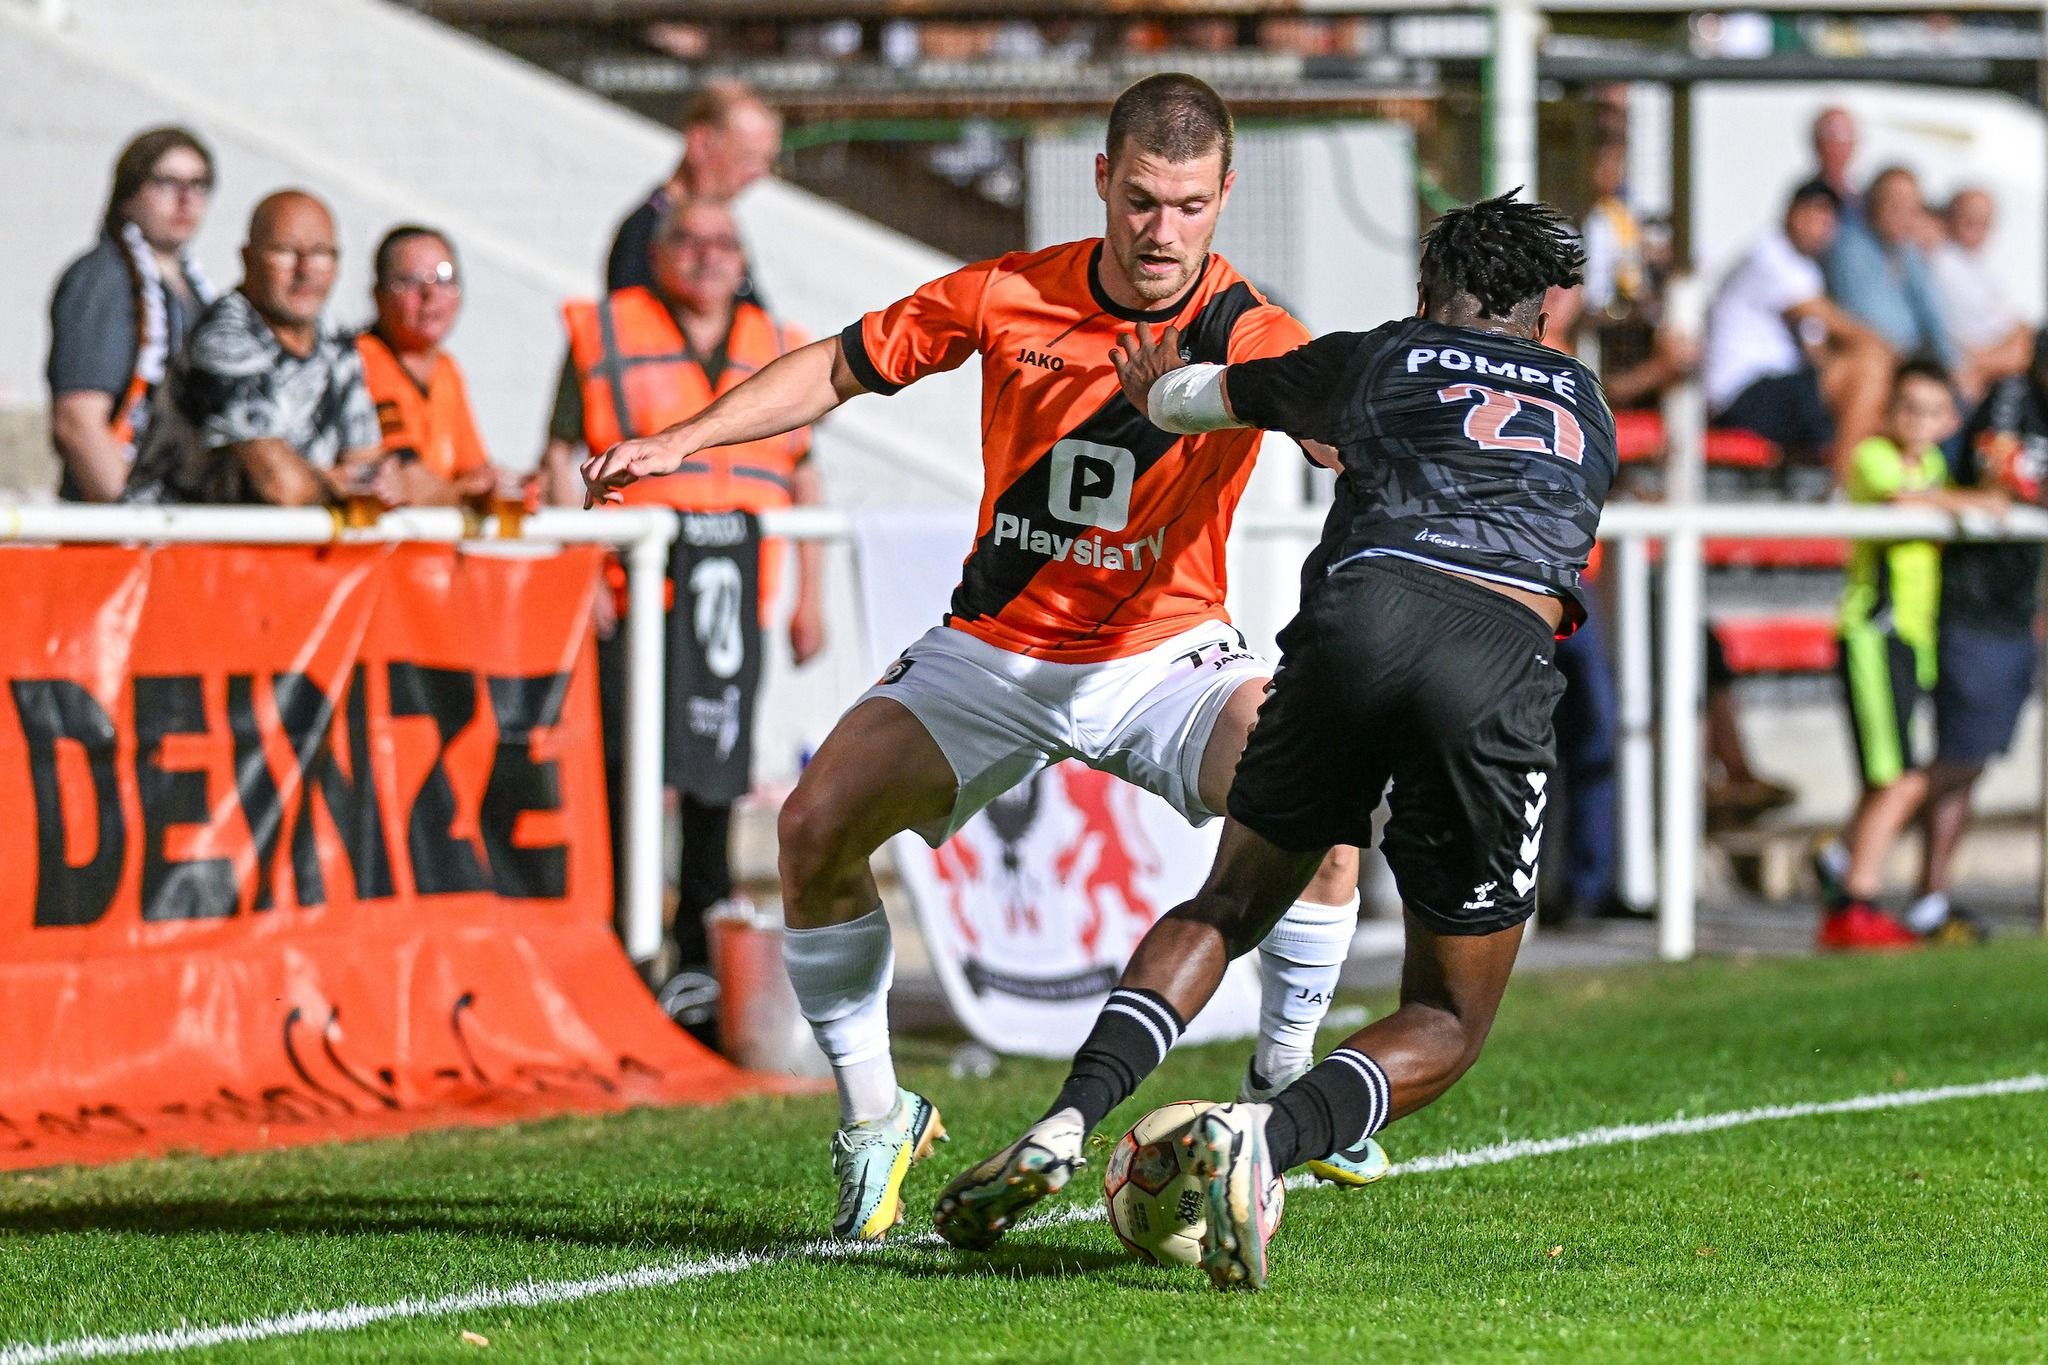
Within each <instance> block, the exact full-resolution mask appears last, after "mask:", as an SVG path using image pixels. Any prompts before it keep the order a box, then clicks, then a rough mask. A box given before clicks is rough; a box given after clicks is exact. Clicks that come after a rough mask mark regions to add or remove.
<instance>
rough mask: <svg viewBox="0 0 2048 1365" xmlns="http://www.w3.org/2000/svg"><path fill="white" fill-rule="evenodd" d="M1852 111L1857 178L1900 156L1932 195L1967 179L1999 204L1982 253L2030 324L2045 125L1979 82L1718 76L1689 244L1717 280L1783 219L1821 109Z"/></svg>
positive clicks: (2041, 261)
mask: <svg viewBox="0 0 2048 1365" xmlns="http://www.w3.org/2000/svg"><path fill="white" fill-rule="evenodd" d="M1835 104H1838V105H1841V106H1842V107H1843V108H1845V109H1848V110H1849V111H1850V112H1851V113H1853V114H1854V115H1855V116H1856V122H1857V125H1858V129H1859V132H1860V138H1859V143H1858V148H1857V153H1856V160H1855V162H1854V163H1853V165H1852V171H1853V173H1854V175H1855V176H1856V178H1857V179H1858V180H1859V181H1867V180H1868V179H1869V177H1870V176H1872V175H1873V174H1875V173H1876V172H1877V171H1879V170H1880V169H1882V168H1883V167H1885V166H1887V165H1889V164H1891V163H1893V162H1898V163H1900V164H1903V165H1906V166H1909V167H1911V168H1912V169H1913V170H1914V171H1915V172H1917V173H1918V175H1919V177H1920V185H1921V189H1922V191H1923V192H1924V193H1925V194H1926V195H1927V197H1928V200H1929V201H1930V202H1932V203H1936V204H1940V203H1943V202H1946V200H1947V199H1948V197H1949V195H1951V194H1953V193H1954V192H1955V191H1956V190H1958V189H1960V188H1962V187H1963V186H1965V185H1981V186H1983V187H1984V188H1986V189H1988V190H1990V191H1991V193H1992V195H1993V196H1994V197H1995V198H1996V199H1997V201H1998V212H1999V223H1998V226H1997V229H1996V231H1995V232H1994V233H1993V236H1992V239H1991V243H1990V248H1989V249H1990V251H1991V254H1992V257H1993V259H1994V260H1995V261H1997V263H1998V267H1999V270H2000V271H2001V273H2003V275H2004V276H2005V278H2006V279H2007V280H2009V281H2010V282H2011V285H2012V294H2011V297H2012V299H2013V305H2014V307H2016V308H2018V309H2019V310H2020V311H2021V312H2022V313H2023V314H2024V315H2025V316H2026V317H2028V318H2029V319H2032V320H2036V321H2038V320H2039V319H2040V318H2041V317H2042V316H2043V313H2044V306H2048V298H2044V289H2048V227H2044V223H2043V218H2042V209H2043V205H2044V204H2048V122H2044V120H2043V118H2042V115H2041V113H2040V111H2039V110H2036V109H2032V108H2029V107H2028V106H2027V105H2025V104H2024V103H2022V102H2021V101H2019V100H2016V99H2014V98H2012V97H2011V96H2009V95H2003V94H1999V93H1996V92H1993V91H1985V90H1934V89H1929V88H1927V87H1924V86H1905V85H1884V84H1877V83H1859V84H1851V83H1844V84H1841V85H1825V84H1813V85H1807V84H1797V85H1792V84H1784V83H1755V84H1751V83H1746V82H1726V83H1716V84H1710V85H1701V86H1699V87H1698V88H1697V89H1696V90H1695V92H1694V96H1693V113H1692V155H1693V182H1692V212H1693V234H1694V235H1693V241H1694V244H1695V245H1694V251H1695V254H1696V255H1697V257H1698V263H1699V266H1700V269H1701V276H1702V278H1704V279H1707V280H1710V281H1719V279H1720V278H1721V276H1722V274H1723V273H1725V272H1726V271H1727V269H1728V268H1729V267H1730V266H1731V265H1733V264H1734V263H1735V260H1736V258H1737V257H1738V256H1739V255H1740V254H1741V253H1742V251H1743V250H1744V249H1745V248H1747V247H1748V246H1749V244H1750V243H1752V242H1754V241H1755V240H1756V239H1757V238H1758V237H1759V236H1760V235H1762V234H1763V233H1764V232H1765V231H1767V230H1769V229H1770V228H1771V227H1774V226H1776V225H1777V224H1779V223H1781V222H1783V221H1784V216H1785V200H1786V198H1787V197H1789V196H1790V195H1791V193H1792V190H1793V189H1794V188H1795V187H1796V186H1797V185H1799V184H1800V182H1802V181H1803V180H1805V179H1806V178H1807V177H1808V176H1810V175H1812V174H1813V171H1814V162H1813V150H1812V144H1811V140H1810V138H1809V135H1808V129H1809V128H1810V127H1811V126H1812V123H1813V116H1814V115H1815V114H1817V113H1819V112H1820V111H1821V110H1822V109H1825V108H1827V107H1828V106H1829V105H1835Z"/></svg>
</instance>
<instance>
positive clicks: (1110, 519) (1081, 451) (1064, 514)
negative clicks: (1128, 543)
mask: <svg viewBox="0 0 2048 1365" xmlns="http://www.w3.org/2000/svg"><path fill="white" fill-rule="evenodd" d="M1137 477H1138V457H1137V456H1135V455H1133V454H1131V452H1130V451H1128V450H1125V449H1124V448H1123V447H1122V446H1105V445H1097V444H1096V443H1095V442H1094V441H1079V440H1075V439H1074V438H1073V437H1071V436H1069V437H1068V438H1067V439H1066V440H1064V441H1061V442H1060V443H1059V444H1058V445H1055V446H1054V447H1053V448H1052V491H1051V492H1050V493H1049V494H1047V496H1046V502H1047V504H1048V510H1049V511H1051V513H1052V514H1053V515H1054V516H1056V517H1058V518H1059V519H1060V520H1061V521H1069V522H1073V523H1074V524H1075V525H1078V526H1095V527H1099V528H1101V529H1102V530H1105V531H1121V530H1123V529H1124V527H1125V525H1127V524H1128V523H1129V521H1130V519H1131V485H1132V484H1133V483H1135V482H1136V481H1137Z"/></svg>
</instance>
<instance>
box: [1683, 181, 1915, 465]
mask: <svg viewBox="0 0 2048 1365" xmlns="http://www.w3.org/2000/svg"><path fill="white" fill-rule="evenodd" d="M1838 225H1839V224H1838V219H1837V217H1836V214H1835V200H1834V196H1833V195H1832V194H1830V193H1828V192H1827V191H1825V190H1823V189H1819V188H1816V187H1814V186H1811V185H1807V186H1802V187H1801V188H1799V189H1798V190H1795V191H1794V192H1793V194H1792V200H1791V203H1790V204H1788V205H1787V206H1786V209H1785V221H1784V227H1783V229H1782V230H1780V231H1776V232H1772V233H1770V234H1769V235H1768V236H1766V237H1764V238H1763V240H1761V241H1759V242H1758V243H1757V244H1756V245H1755V246H1754V247H1752V248H1750V251H1749V253H1748V254H1747V255H1746V256H1744V257H1743V258H1742V260H1741V261H1740V262H1739V263H1738V264H1737V265H1736V267H1735V269H1734V270H1733V271H1731V272H1729V275H1728V278H1727V279H1726V280H1725V281H1724V282H1723V283H1722V285H1721V291H1720V293H1719V294H1717V295H1716V296H1715V298H1714V302H1713V304H1712V306H1711V307H1710V308H1709V310H1708V313H1707V342H1706V363H1705V369H1704V378H1703V382H1704V385H1705V388H1706V398H1707V410H1708V412H1709V413H1711V414H1712V418H1713V421H1714V422H1715V423H1716V424H1717V425H1720V426H1726V427H1739V428H1741V429H1742V430H1744V431H1753V432H1755V433H1756V434H1757V435H1759V436H1762V437H1764V438H1765V439H1766V440H1769V441H1771V442H1773V443H1775V444H1776V445H1777V446H1778V448H1779V449H1780V450H1782V451H1784V452H1785V454H1786V455H1787V456H1788V457H1790V458H1793V459H1799V460H1812V459H1815V458H1821V457H1826V458H1829V459H1830V460H1831V461H1832V463H1833V465H1834V468H1835V470H1836V471H1837V474H1838V476H1839V475H1840V474H1841V472H1843V471H1845V470H1846V469H1847V467H1848V458H1849V452H1850V451H1852V450H1854V449H1855V448H1856V445H1857V444H1858V443H1860V442H1861V441H1863V440H1864V439H1865V438H1866V437H1868V436H1870V435H1871V434H1872V433H1873V432H1875V431H1876V430H1877V429H1878V426H1879V425H1880V423H1881V422H1882V419H1883V413H1884V406H1885V394H1886V391H1887V388H1888V386H1889V384H1890V372H1891V366H1892V364H1893V361H1892V355H1891V351H1890V349H1889V348H1888V347H1886V346H1885V344H1884V342H1883V341H1882V340H1880V339H1879V338H1878V337H1877V335H1876V334H1875V333H1873V332H1872V331H1871V330H1870V329H1869V328H1867V327H1865V326H1863V325H1862V324H1861V323H1859V322H1857V321H1855V320H1854V319H1853V318H1851V317H1850V316H1849V315H1848V314H1847V313H1845V312H1843V310H1842V309H1840V308H1838V307H1837V306H1836V305H1835V304H1834V303H1833V302H1831V301H1830V300H1829V299H1828V297H1827V290H1826V284H1825V281H1824V280H1823V278H1822V276H1821V269H1820V265H1819V260H1820V258H1821V257H1822V256H1823V255H1825V254H1826V253H1827V251H1828V249H1829V247H1830V246H1831V245H1832V244H1833V243H1834V240H1835V235H1836V231H1837V228H1838Z"/></svg>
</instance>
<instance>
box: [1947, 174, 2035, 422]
mask: <svg viewBox="0 0 2048 1365" xmlns="http://www.w3.org/2000/svg"><path fill="white" fill-rule="evenodd" d="M1995 213H1996V208H1995V206H1994V205H1993V203H1992V200H1991V195H1990V194H1989V193H1988V192H1987V191H1984V190H1981V189H1977V188H1974V187H1972V188H1968V189H1962V190H1958V191H1956V193H1955V196H1954V197H1953V198H1951V199H1950V200H1949V201H1948V208H1947V209H1946V210H1945V211H1944V212H1943V213H1942V215H1941V224H1942V229H1943V235H1942V239H1941V240H1940V241H1939V242H1938V243H1937V244H1936V245H1935V247H1934V250H1933V251H1932V252H1930V253H1929V255H1928V265H1929V267H1930V268H1931V269H1932V271H1933V273H1934V290H1935V295H1936V297H1937V298H1938V300H1939V301H1940V304H1941V320H1942V326H1943V327H1944V329H1945V330H1946V331H1947V332H1948V337H1949V342H1950V344H1951V345H1952V346H1953V347H1954V348H1955V350H1956V351H1957V353H1958V354H1960V355H1961V356H1962V357H1963V364H1964V367H1965V368H1966V369H1967V370H1968V372H1969V374H1970V375H1971V376H1972V377H1974V378H1975V379H1976V380H1977V381H1978V382H1980V383H1981V384H1983V385H1985V386H1987V387H1988V386H1989V385H1992V384H1996V383H1997V382H1998V381H2000V380H2001V379H2006V378H2008V377H2010V376H2013V375H2017V374H2021V373H2024V372H2025V370H2026V369H2027V365H2028V362H2029V361H2030V360H2031V359H2032V357H2033V351H2034V334H2033V331H2032V329H2031V328H2029V327H2028V326H2027V325H2026V323H2025V322H2023V321H2021V319H2020V316H2019V314H2018V313H2017V312H2015V311H2014V310H2013V306H2012V285H2011V282H2010V281H2009V280H2007V279H2005V278H2004V277H2003V276H2001V275H2000V274H1999V273H1998V269H1997V267H1996V266H1994V265H1993V264H1992V263H1991V260H1990V258H1989V257H1988V256H1987V255H1986V254H1985V251H1984V244H1985V243H1986V242H1987V241H1989V240H1990V238H1991V227H1992V220H1993V217H1994V215H1995Z"/></svg>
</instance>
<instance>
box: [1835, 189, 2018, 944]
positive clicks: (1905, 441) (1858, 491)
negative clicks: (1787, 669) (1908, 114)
mask: <svg viewBox="0 0 2048 1365" xmlns="http://www.w3.org/2000/svg"><path fill="white" fill-rule="evenodd" d="M1872 208H1873V212H1875V205H1873V206H1872ZM1954 429H1955V399H1954V396H1953V394H1952V393H1951V391H1950V389H1949V383H1948V375H1947V374H1946V373H1945V372H1944V371H1943V370H1942V369H1941V367H1940V366H1938V365H1936V364H1934V363H1933V362H1932V361H1928V360H1908V361H1906V362H1905V363H1904V364H1902V365H1900V366H1899V368H1898V371H1897V375H1896V378H1895V379H1894V380H1893V383H1892V395H1891V401H1890V405H1889V407H1888V409H1887V412H1886V429H1885V431H1884V433H1883V434H1882V435H1878V436H1873V437H1871V438H1870V439H1868V440H1866V441H1864V442H1862V443H1861V444H1860V445H1858V446H1857V447H1856V452H1855V456H1854V458H1853V460H1852V461H1851V463H1850V466H1849V470H1848V478H1847V480H1846V482H1847V489H1848V494H1849V499H1850V501H1852V502H1862V503H1891V504H1894V505H1919V506H1934V507H1942V508H1946V509H1948V510H1951V511H1960V510H1964V509H1966V508H1970V507H1975V506H1979V505H1981V504H1982V503H1983V498H1982V496H1981V495H1979V494H1976V493H1972V492H1959V491H1957V490H1955V489H1952V488H1951V487H1950V486H1949V477H1948V462H1947V460H1946V459H1945V458H1944V457H1943V455H1942V452H1941V446H1940V443H1941V442H1942V441H1945V440H1947V439H1948V437H1949V436H1950V435H1951V434H1953V432H1954ZM1940 602H1941V547H1940V546H1939V545H1938V544H1936V543H1935V542H1933V541H1928V540H1908V541H1870V540H1864V541H1857V542H1856V543H1855V544H1854V545H1852V546H1851V547H1850V554H1849V570H1848V584H1847V587H1846V588H1845V589H1844V591H1843V594H1842V619H1841V642H1842V648H1841V657H1840V662H1839V664H1838V668H1839V670H1840V673H1841V678H1842V685H1843V689H1844V693H1845V697H1846V700H1847V703H1848V712H1849V729H1850V733H1851V735H1852V737H1853V738H1854V740H1855V746H1856V758H1857V767H1858V773H1859V775H1860V776H1861V778H1862V780H1863V794H1862V796H1861V798H1860V799H1859V800H1858V801H1857V803H1856V811H1855V814H1854V815H1853V816H1852V817H1851V819H1850V822H1849V828H1848V831H1847V833H1846V835H1845V837H1844V838H1843V839H1841V840H1839V841H1837V842H1836V843H1834V844H1831V845H1829V846H1827V847H1825V848H1824V849H1822V850H1821V852H1820V854H1819V855H1818V857H1817V859H1816V863H1817V870H1818V871H1819V872H1820V874H1821V882H1822V895H1823V901H1824V904H1823V907H1822V910H1823V916H1822V920H1821V926H1820V934H1819V940H1818V941H1819V944H1820V946H1821V947H1822V948H1893V947H1900V946H1905V945H1910V944H1912V943H1914V942H1916V941H1917V940H1916V939H1915V937H1914V935H1913V934H1912V933H1911V931H1909V930H1907V929H1906V928H1905V927H1904V926H1903V925H1901V924H1900V923H1899V922H1898V921H1897V920H1895V919H1893V918H1892V917H1891V916H1889V915H1887V914H1885V913H1884V912H1883V911H1882V910H1880V909H1879V908H1878V907H1877V898H1878V895H1879V892H1880V890H1881V889H1882V885H1881V884H1882V878H1883V875H1884V861H1885V858H1886V856H1887V855H1888V854H1889V853H1890V852H1891V846H1892V844H1893V843H1894V842H1895V841H1896V840H1897V839H1898V836H1899V833H1900V831H1902V830H1903V829H1904V828H1905V827H1906V824H1907V822H1908V821H1910V820H1911V819H1912V818H1913V816H1914V814H1915V813H1916V812H1917V811H1918V810H1919V809H1920V804H1921V802H1922V801H1923V800H1924V799H1925V797H1926V795H1927V774H1926V773H1925V771H1924V770H1922V768H1921V766H1920V764H1919V763H1918V762H1917V761H1916V760H1915V759H1914V757H1913V752H1914V743H1913V717H1914V714H1915V712H1916V711H1917V710H1918V709H1919V704H1920V702H1921V700H1922V699H1923V698H1925V697H1926V696H1927V695H1928V694H1929V693H1930V692H1931V691H1932V689H1933V687H1934V680H1935V673H1936V652H1935V621H1936V614H1937V612H1938V610H1939V606H1940Z"/></svg>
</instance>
